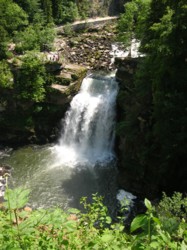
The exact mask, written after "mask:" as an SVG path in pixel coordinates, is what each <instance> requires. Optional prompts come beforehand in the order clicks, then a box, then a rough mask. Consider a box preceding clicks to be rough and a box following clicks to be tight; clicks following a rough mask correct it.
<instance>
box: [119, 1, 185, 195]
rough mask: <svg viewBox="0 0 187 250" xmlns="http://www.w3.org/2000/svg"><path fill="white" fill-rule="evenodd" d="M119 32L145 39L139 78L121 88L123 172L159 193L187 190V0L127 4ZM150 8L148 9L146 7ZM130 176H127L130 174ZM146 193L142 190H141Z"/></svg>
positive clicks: (130, 182) (138, 72)
mask: <svg viewBox="0 0 187 250" xmlns="http://www.w3.org/2000/svg"><path fill="white" fill-rule="evenodd" d="M125 9H126V12H125V13H124V14H123V15H122V16H121V18H120V21H119V35H120V37H121V38H122V40H123V39H125V42H127V41H129V40H130V39H131V38H132V37H133V38H136V39H140V40H141V47H140V51H141V52H142V53H144V54H145V57H144V58H141V60H140V62H139V66H138V70H137V73H136V76H135V77H134V82H133V84H131V86H130V88H125V79H124V84H123V86H124V87H122V91H121V93H120V99H119V105H120V103H122V100H123V102H124V103H125V104H124V103H123V104H121V106H123V107H122V109H123V118H122V122H120V124H119V127H118V132H119V133H120V135H121V136H123V137H125V149H124V150H125V152H123V155H124V156H123V162H125V163H124V164H123V163H122V165H123V166H124V168H123V171H124V175H126V178H128V180H126V181H125V182H126V184H127V186H128V188H129V189H131V187H130V185H131V184H132V183H134V184H133V185H134V187H135V185H136V184H137V187H138V188H137V187H135V188H134V189H136V190H134V191H136V192H138V189H139V190H142V189H143V190H145V191H144V193H146V194H147V195H150V190H151V193H152V194H153V193H154V195H155V194H156V195H157V194H158V193H160V192H161V191H163V190H166V191H169V192H172V191H174V190H178V191H183V192H184V191H186V185H187V182H186V176H187V170H186V152H187V137H186V131H187V114H186V111H187V110H186V107H187V98H186V95H187V85H186V82H187V71H186V66H187V65H186V64H187V61H186V56H187V48H186V44H187V25H186V24H187V5H186V2H185V1H184V0H177V1H169V0H167V1H142V0H133V1H131V2H129V3H127V4H126V5H125ZM145 10H146V11H145ZM124 178H125V177H124ZM139 192H140V191H139Z"/></svg>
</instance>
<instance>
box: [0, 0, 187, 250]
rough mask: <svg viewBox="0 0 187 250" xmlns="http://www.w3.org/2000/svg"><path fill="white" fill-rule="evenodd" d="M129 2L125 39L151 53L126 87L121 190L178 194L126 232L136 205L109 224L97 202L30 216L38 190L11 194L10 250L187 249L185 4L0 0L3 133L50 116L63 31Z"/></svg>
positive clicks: (6, 226)
mask: <svg viewBox="0 0 187 250" xmlns="http://www.w3.org/2000/svg"><path fill="white" fill-rule="evenodd" d="M124 2H126V4H125V5H124V13H122V14H121V15H120V18H119V21H118V24H117V32H116V36H117V39H118V40H119V41H121V42H122V43H124V44H125V46H128V45H129V44H130V43H131V41H132V39H134V38H135V39H137V40H139V41H141V45H140V52H141V53H142V55H143V56H142V57H141V58H139V61H138V63H137V68H136V74H135V75H133V79H132V80H131V82H130V83H129V82H128V83H127V82H126V79H125V78H124V81H122V82H121V83H120V91H119V96H118V100H117V102H118V108H119V111H118V112H119V114H118V123H117V128H116V133H117V138H118V139H117V143H118V142H119V143H121V142H120V140H123V141H124V143H123V144H121V145H122V147H121V145H120V149H118V152H119V164H118V165H119V171H120V183H121V184H120V185H121V186H122V187H123V188H127V190H129V191H133V192H135V194H138V195H142V196H143V197H145V196H146V197H148V198H155V197H161V193H162V191H165V192H166V193H167V195H172V197H168V196H167V195H166V194H165V193H164V195H163V198H162V200H161V201H160V202H158V204H156V205H155V206H153V205H152V204H151V202H150V201H149V200H147V199H145V200H144V203H145V209H146V212H145V213H144V214H141V215H138V216H137V217H135V219H134V220H133V221H132V223H131V225H127V226H126V223H124V221H125V218H124V217H123V216H121V215H122V214H124V210H125V211H126V210H128V206H126V205H125V206H123V207H122V210H123V211H121V212H120V213H119V214H120V216H117V217H116V218H115V219H113V218H110V216H109V213H108V210H107V208H106V207H105V206H104V205H103V203H102V198H101V197H98V196H97V195H93V204H88V203H87V200H86V198H83V199H82V201H81V202H82V204H83V206H84V209H85V211H86V213H82V212H80V211H78V210H75V209H74V210H70V211H68V212H64V211H62V210H60V209H54V210H36V211H31V210H30V209H29V208H27V207H26V208H25V209H23V207H25V206H26V203H27V201H28V194H29V191H28V190H22V189H19V188H18V189H16V190H11V189H9V188H8V187H7V192H6V194H5V199H6V202H5V203H4V204H3V205H2V206H0V215H1V216H0V248H1V249H116V250H118V249H119V250H120V249H127V250H128V249H134V250H138V249H167V250H168V249H171V250H176V249H181V250H183V249H184V250H185V249H186V248H187V223H186V219H187V216H186V214H187V199H186V198H185V193H186V187H187V168H186V161H187V157H186V152H187V133H186V132H187V98H186V97H187V46H186V45H187V4H186V0H175V1H172V0H152V1H151V0H132V1H110V0H108V1H107V0H105V1H89V0H75V1H73V0H72V1H68V0H0V34H1V38H0V39H1V40H0V72H1V77H0V108H1V109H2V110H3V111H1V114H3V113H4V114H5V115H4V116H0V129H1V131H3V132H4V129H5V128H6V127H8V126H10V124H11V125H12V124H13V123H15V124H13V126H15V127H16V126H19V127H20V126H23V127H29V126H30V125H31V124H32V122H33V121H32V119H31V117H32V115H31V114H33V113H34V116H35V117H37V116H38V114H39V116H40V111H41V110H44V113H45V114H46V116H47V115H48V111H49V110H50V112H51V109H49V106H47V107H44V106H42V105H43V103H42V102H43V101H44V100H45V98H46V93H47V92H48V91H49V89H48V86H50V85H51V83H52V81H53V79H54V78H53V77H52V76H51V75H49V74H48V71H47V67H46V65H45V62H44V59H43V57H42V55H41V54H40V53H42V52H44V51H50V50H52V48H53V41H54V38H55V35H56V34H55V31H54V27H55V25H59V24H65V23H68V22H73V21H74V20H81V19H85V18H87V17H94V16H97V15H99V16H103V15H107V14H108V13H109V12H108V10H109V9H111V8H112V7H111V6H115V3H116V4H118V6H119V8H120V10H121V9H123V8H121V3H124ZM101 6H102V8H101ZM114 14H116V11H114ZM12 47H13V49H12ZM53 108H54V107H53ZM4 110H5V111H4ZM15 110H16V111H17V110H19V112H20V113H16V114H15ZM26 110H27V113H26V112H25V111H26ZM28 110H29V112H28ZM17 123H18V124H17ZM22 123H24V124H22ZM117 147H118V148H119V145H117ZM174 191H179V192H181V193H176V192H174Z"/></svg>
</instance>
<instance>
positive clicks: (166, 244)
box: [0, 188, 187, 250]
mask: <svg viewBox="0 0 187 250" xmlns="http://www.w3.org/2000/svg"><path fill="white" fill-rule="evenodd" d="M28 198H29V191H28V190H24V189H23V188H17V189H14V190H11V189H9V188H7V190H6V195H5V199H6V202H4V204H3V207H2V208H1V209H0V249H2V250H5V249H15V250H19V249H30V250H35V249H54V250H56V249H68V250H71V249H108V250H111V249H114V250H120V249H127V250H130V249H132V250H133V249H134V250H136V249H137V250H138V249H167V250H169V249H171V250H176V249H181V250H182V249H186V247H187V223H186V222H185V219H184V218H180V220H179V223H178V227H177V228H175V230H173V231H172V233H170V232H169V230H168V229H167V228H166V227H165V221H164V220H162V218H163V215H162V217H160V215H159V214H160V212H159V213H158V212H157V209H155V208H154V207H153V206H152V205H151V202H150V201H148V200H147V199H145V206H146V208H147V212H146V213H145V214H142V215H138V216H137V217H136V218H134V220H133V221H132V224H131V228H130V232H129V233H128V232H127V229H125V226H124V224H123V220H119V222H117V223H116V222H113V221H112V219H111V218H110V216H109V215H108V210H107V208H106V207H105V206H104V205H103V202H102V201H103V199H102V197H100V196H98V195H97V194H94V195H93V197H92V200H93V203H92V204H89V203H88V202H87V199H86V198H85V197H84V198H82V200H81V203H82V204H83V206H84V209H85V213H83V212H81V211H79V210H77V209H69V210H68V211H66V212H65V211H63V210H61V209H60V208H54V209H52V208H51V209H46V210H45V209H37V210H35V211H32V210H31V209H29V208H28V207H25V206H26V203H27V202H28ZM167 199H170V198H168V197H167V198H166V196H165V197H164V199H163V201H162V202H161V203H160V204H161V205H160V209H161V210H162V208H161V207H163V206H164V208H165V210H166V209H167V206H168V205H167ZM171 200H172V202H175V200H176V198H175V197H172V198H171ZM184 204H186V200H185V199H184ZM161 210H160V211H161ZM164 214H165V212H164Z"/></svg>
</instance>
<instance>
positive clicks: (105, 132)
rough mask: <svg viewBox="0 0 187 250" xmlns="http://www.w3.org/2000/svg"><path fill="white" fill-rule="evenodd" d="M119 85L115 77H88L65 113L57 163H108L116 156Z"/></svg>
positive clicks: (72, 164)
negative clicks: (116, 108) (114, 151)
mask: <svg viewBox="0 0 187 250" xmlns="http://www.w3.org/2000/svg"><path fill="white" fill-rule="evenodd" d="M117 92H118V84H117V82H116V81H115V78H114V76H111V75H110V76H97V75H90V76H87V77H86V78H85V79H84V80H83V82H82V86H81V89H80V91H79V93H78V94H77V95H76V96H75V97H74V98H73V100H72V102H71V105H70V109H69V111H68V112H67V113H66V117H65V120H64V128H63V131H62V135H61V138H60V141H59V145H58V146H57V152H58V160H59V159H60V161H61V162H63V163H65V164H66V163H67V164H68V165H70V164H69V163H70V162H71V166H75V165H76V164H80V163H81V164H82V163H87V164H88V163H89V164H95V163H96V162H102V163H103V162H106V161H108V160H111V158H112V157H114V153H113V144H114V125H115V101H116V95H117Z"/></svg>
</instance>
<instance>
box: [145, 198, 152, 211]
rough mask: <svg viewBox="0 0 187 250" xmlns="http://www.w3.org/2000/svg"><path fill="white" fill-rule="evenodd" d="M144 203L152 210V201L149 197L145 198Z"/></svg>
mask: <svg viewBox="0 0 187 250" xmlns="http://www.w3.org/2000/svg"><path fill="white" fill-rule="evenodd" d="M144 204H145V206H146V208H147V209H148V210H152V205H151V202H150V201H149V200H148V199H146V198H145V200H144Z"/></svg>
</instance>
